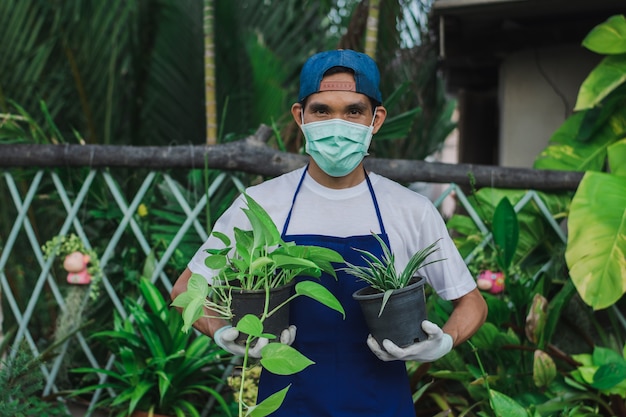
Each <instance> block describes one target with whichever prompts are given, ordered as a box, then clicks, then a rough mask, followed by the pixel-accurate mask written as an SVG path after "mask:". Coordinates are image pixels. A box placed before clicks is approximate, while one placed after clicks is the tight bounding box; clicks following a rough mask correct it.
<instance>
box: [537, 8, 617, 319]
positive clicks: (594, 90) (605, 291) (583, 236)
mask: <svg viewBox="0 0 626 417" xmlns="http://www.w3.org/2000/svg"><path fill="white" fill-rule="evenodd" d="M582 44H583V46H584V47H586V48H588V49H590V50H591V51H593V52H596V53H599V54H605V55H607V56H606V57H605V58H604V59H602V61H601V62H600V63H599V64H598V65H597V66H596V67H595V68H594V69H593V70H592V71H591V73H590V74H589V75H588V76H587V78H586V79H585V80H584V82H583V84H582V85H581V87H580V90H579V93H578V98H577V101H576V107H575V109H574V110H575V111H576V112H575V113H574V114H573V115H572V116H571V117H570V118H568V119H567V120H566V121H565V123H563V125H562V126H561V127H560V128H559V129H558V130H557V131H556V132H555V133H554V135H553V136H552V138H551V139H550V143H549V145H548V147H547V148H546V149H545V150H544V151H542V152H541V154H540V155H539V156H538V158H537V159H536V161H535V165H534V166H535V168H539V169H566V170H575V171H587V172H586V173H585V176H584V177H583V180H582V181H581V184H580V186H579V187H578V189H577V191H576V194H575V195H574V198H573V200H572V205H571V209H570V214H569V237H568V243H567V252H566V260H567V265H568V267H569V269H570V275H571V278H572V281H573V282H574V285H575V286H576V289H577V290H578V292H579V294H580V296H581V297H582V298H583V300H585V302H587V303H588V304H589V305H590V306H592V307H593V308H594V309H601V308H606V307H609V306H611V305H614V303H615V302H617V301H618V300H619V299H620V298H621V297H622V295H623V294H624V291H625V289H626V285H625V283H626V281H625V280H626V275H625V274H624V267H623V262H624V258H625V257H626V241H625V240H624V239H623V236H624V235H625V234H626V221H624V219H625V216H626V211H625V209H624V207H626V203H625V202H626V186H625V185H624V184H625V182H624V179H623V177H624V166H626V158H625V157H624V152H623V148H624V146H623V144H622V143H623V138H624V136H625V135H626V133H625V132H626V18H625V17H624V15H616V16H612V17H610V18H609V19H608V20H607V21H606V22H604V23H601V24H599V25H598V26H596V27H595V28H593V29H592V30H591V31H590V32H589V34H587V36H586V37H585V39H584V40H583V42H582ZM620 144H621V145H620ZM610 149H612V150H611V151H609V150H610ZM607 159H608V161H609V164H610V173H603V172H601V171H604V170H605V169H606V167H607V163H606V162H607Z"/></svg>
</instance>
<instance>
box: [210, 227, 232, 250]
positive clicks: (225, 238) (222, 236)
mask: <svg viewBox="0 0 626 417" xmlns="http://www.w3.org/2000/svg"><path fill="white" fill-rule="evenodd" d="M211 234H212V235H213V236H215V237H216V238H218V239H219V240H220V241H221V242H222V243H223V244H224V246H226V247H229V246H230V238H229V237H228V236H227V235H225V234H224V233H222V232H218V231H217V230H215V231H213V233H211Z"/></svg>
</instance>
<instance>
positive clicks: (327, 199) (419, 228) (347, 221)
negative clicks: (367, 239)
mask: <svg viewBox="0 0 626 417" xmlns="http://www.w3.org/2000/svg"><path fill="white" fill-rule="evenodd" d="M303 170H304V168H300V169H297V170H295V171H292V172H289V173H287V174H284V175H281V176H279V177H276V178H273V179H271V180H268V181H265V182H263V183H261V184H259V185H255V186H252V187H249V188H248V189H247V190H246V192H247V193H248V195H250V197H252V198H253V199H254V200H255V201H256V202H257V203H259V204H260V205H261V206H262V207H263V208H264V209H265V210H266V211H267V212H268V214H269V215H270V216H271V217H272V219H273V220H274V223H276V225H277V227H278V230H279V231H282V230H283V226H284V224H285V220H286V218H287V215H288V213H289V209H290V208H291V203H292V201H293V197H294V193H295V190H296V188H297V185H298V182H299V181H300V178H301V177H302V172H303ZM369 178H370V181H371V183H372V187H373V189H374V193H375V195H376V199H377V201H378V205H379V208H380V214H381V217H382V219H383V225H384V227H385V231H386V232H387V234H388V236H389V244H390V247H391V251H392V252H393V253H394V256H395V263H396V268H397V270H398V271H402V270H403V269H404V267H405V266H406V264H407V262H408V260H409V259H410V258H411V256H412V255H413V254H414V253H416V252H418V251H419V250H421V249H423V248H425V247H426V246H428V245H430V244H431V243H433V242H434V241H436V240H438V239H441V240H439V242H438V244H437V247H438V248H439V250H438V251H436V252H435V253H433V254H432V255H431V256H430V257H429V258H428V259H427V261H428V260H435V259H441V258H445V260H444V261H442V262H436V263H434V264H431V265H428V266H426V267H424V268H422V269H420V270H419V273H420V275H423V276H425V277H426V280H427V282H428V283H429V285H430V286H431V287H432V288H433V289H434V290H435V291H436V292H437V294H438V295H439V296H440V297H441V298H443V299H446V300H454V299H457V298H459V297H461V296H463V295H465V294H467V293H468V292H470V291H471V290H473V289H474V288H475V287H476V282H475V281H474V279H473V277H472V276H471V274H470V272H469V270H468V269H467V267H466V265H465V263H464V262H463V259H462V258H461V256H460V254H459V252H458V250H457V249H456V247H455V246H454V243H453V242H452V239H451V238H450V235H449V233H448V230H447V229H446V226H445V223H444V221H443V219H442V217H441V215H440V214H439V212H438V211H437V209H436V207H435V206H434V205H433V204H432V202H431V201H430V200H428V199H427V198H426V197H424V196H422V195H420V194H418V193H416V192H414V191H411V190H409V189H408V188H406V187H404V186H402V185H400V184H398V183H396V182H394V181H392V180H390V179H388V178H385V177H383V176H380V175H378V174H375V173H370V174H369ZM242 207H246V204H245V199H244V198H243V196H239V197H238V198H237V199H236V200H235V201H234V202H233V204H232V205H231V207H230V208H228V210H227V211H226V212H225V213H224V214H223V215H222V216H221V217H220V218H219V219H218V220H217V222H216V223H215V227H214V229H213V230H217V231H220V232H222V233H224V234H226V235H228V236H229V237H230V238H231V239H232V240H233V241H234V239H233V228H234V227H238V228H240V229H243V230H250V229H251V226H250V223H249V221H248V219H247V217H246V216H245V214H244V212H243V211H242V210H241V208H242ZM371 232H374V233H380V226H379V223H378V218H377V217H376V211H375V208H374V202H373V200H372V197H371V194H370V192H369V189H368V187H367V182H366V181H363V182H362V183H360V184H358V185H356V186H354V187H351V188H347V189H340V190H336V189H331V188H327V187H324V186H322V185H320V184H319V183H317V182H316V181H315V180H313V178H311V176H310V175H309V174H308V173H307V174H306V176H305V179H304V182H303V184H302V187H301V188H300V191H299V193H298V196H297V198H296V201H295V205H294V209H293V213H292V215H291V220H290V222H289V226H288V229H287V232H286V234H289V235H296V234H317V235H327V236H336V237H348V236H360V235H369V234H370V233H371ZM223 247H224V245H223V243H222V242H221V241H220V240H219V239H217V238H215V237H213V236H210V237H209V238H208V240H207V241H206V242H205V243H204V244H203V245H202V246H201V247H200V249H199V250H198V251H197V252H196V254H195V255H194V256H193V258H192V259H191V261H190V262H189V265H188V267H189V269H190V270H191V271H192V272H193V273H197V274H201V275H203V276H204V277H206V278H207V281H209V282H211V277H212V276H213V275H214V271H212V270H211V269H209V268H207V267H206V266H205V264H204V259H205V258H206V256H207V254H206V252H205V249H207V248H223Z"/></svg>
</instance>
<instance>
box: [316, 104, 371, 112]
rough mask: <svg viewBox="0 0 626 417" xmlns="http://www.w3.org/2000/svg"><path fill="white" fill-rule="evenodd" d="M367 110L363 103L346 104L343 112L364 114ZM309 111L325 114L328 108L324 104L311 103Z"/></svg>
mask: <svg viewBox="0 0 626 417" xmlns="http://www.w3.org/2000/svg"><path fill="white" fill-rule="evenodd" d="M367 109H368V106H367V104H365V103H351V104H348V105H347V106H346V107H345V109H344V110H345V111H360V112H364V111H365V110H367ZM310 110H311V111H312V112H317V111H321V112H327V111H329V110H330V106H329V105H327V104H324V103H311V105H310Z"/></svg>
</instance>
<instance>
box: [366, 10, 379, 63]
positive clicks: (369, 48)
mask: <svg viewBox="0 0 626 417" xmlns="http://www.w3.org/2000/svg"><path fill="white" fill-rule="evenodd" d="M379 14H380V0H370V1H369V9H368V12H367V23H366V25H365V54H366V55H369V56H370V57H371V58H372V59H374V60H376V47H377V44H378V17H379Z"/></svg>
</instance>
